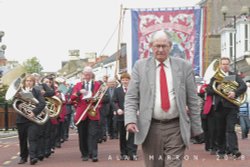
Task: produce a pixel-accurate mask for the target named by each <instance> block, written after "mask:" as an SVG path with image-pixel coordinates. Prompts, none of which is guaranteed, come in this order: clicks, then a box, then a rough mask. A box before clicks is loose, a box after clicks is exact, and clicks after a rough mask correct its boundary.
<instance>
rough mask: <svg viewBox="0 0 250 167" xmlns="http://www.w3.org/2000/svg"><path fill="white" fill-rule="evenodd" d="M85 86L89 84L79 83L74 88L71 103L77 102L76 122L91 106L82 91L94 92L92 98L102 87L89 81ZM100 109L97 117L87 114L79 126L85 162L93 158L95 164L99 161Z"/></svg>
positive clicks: (97, 110)
mask: <svg viewBox="0 0 250 167" xmlns="http://www.w3.org/2000/svg"><path fill="white" fill-rule="evenodd" d="M85 84H87V82H85V81H84V82H79V83H77V84H76V85H75V86H74V88H73V92H72V95H71V101H77V107H76V115H75V118H74V121H75V122H76V121H78V120H79V119H80V117H81V114H82V113H83V112H84V111H85V109H86V108H87V106H88V105H89V101H88V100H85V99H84V96H86V95H83V94H81V93H80V90H81V89H86V90H88V91H92V96H94V95H95V93H96V92H97V91H98V89H99V88H100V85H101V84H100V83H99V82H97V81H89V83H88V86H86V85H85ZM89 86H90V87H89ZM87 87H88V88H87ZM93 105H94V104H93ZM99 109H100V106H98V107H97V109H96V116H91V115H89V113H88V112H87V113H86V114H85V115H84V116H83V118H82V119H81V122H80V123H79V124H78V125H77V129H78V135H79V148H80V152H81V154H82V160H83V161H87V160H88V158H89V157H90V158H91V157H92V161H93V162H97V161H98V157H97V151H98V148H97V142H98V124H99V120H100V114H99Z"/></svg>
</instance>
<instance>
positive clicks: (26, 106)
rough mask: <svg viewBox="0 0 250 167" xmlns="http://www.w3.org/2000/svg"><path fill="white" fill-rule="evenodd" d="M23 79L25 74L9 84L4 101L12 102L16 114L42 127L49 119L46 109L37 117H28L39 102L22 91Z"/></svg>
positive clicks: (30, 94)
mask: <svg viewBox="0 0 250 167" xmlns="http://www.w3.org/2000/svg"><path fill="white" fill-rule="evenodd" d="M24 77H25V74H23V75H22V76H20V77H19V78H17V79H16V80H14V81H13V82H12V83H11V84H10V86H9V88H8V90H7V92H6V94H5V99H6V100H13V104H12V106H13V108H14V110H15V111H16V112H17V113H19V114H20V115H22V116H24V117H25V118H27V119H29V120H30V121H33V122H35V123H37V124H38V125H43V124H44V123H46V122H47V121H48V119H49V112H48V109H47V107H45V108H44V110H43V111H42V112H41V113H40V114H38V115H37V116H35V117H29V114H30V113H31V112H32V110H33V109H34V108H35V107H36V104H38V103H39V102H38V100H37V99H36V98H34V96H33V95H32V93H31V92H25V91H24V90H23V89H22V87H21V83H22V80H23V79H24Z"/></svg>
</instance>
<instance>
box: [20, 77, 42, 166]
mask: <svg viewBox="0 0 250 167" xmlns="http://www.w3.org/2000/svg"><path fill="white" fill-rule="evenodd" d="M34 86H35V77H34V76H32V75H28V76H26V77H25V79H24V80H23V89H24V91H27V92H32V94H33V96H34V97H35V98H36V99H37V100H38V101H39V103H38V104H37V105H36V108H34V109H33V110H32V111H31V112H30V114H29V117H35V116H36V115H38V114H39V113H40V112H41V111H42V110H43V109H44V108H45V105H46V103H45V100H44V97H43V96H42V95H41V92H40V90H37V89H35V88H34ZM16 124H17V130H18V137H19V146H20V157H21V159H20V161H19V163H18V164H24V163H25V162H27V158H28V156H30V164H31V165H34V164H36V163H37V161H38V159H37V153H36V151H37V147H38V133H39V125H38V124H36V123H34V122H32V121H30V120H28V119H27V118H25V117H23V116H21V115H19V114H18V115H17V120H16ZM27 141H28V142H27ZM28 145H29V147H28Z"/></svg>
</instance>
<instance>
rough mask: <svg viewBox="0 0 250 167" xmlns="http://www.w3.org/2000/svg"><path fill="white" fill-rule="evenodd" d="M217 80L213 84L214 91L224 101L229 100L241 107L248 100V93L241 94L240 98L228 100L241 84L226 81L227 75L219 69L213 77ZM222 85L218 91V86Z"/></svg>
mask: <svg viewBox="0 0 250 167" xmlns="http://www.w3.org/2000/svg"><path fill="white" fill-rule="evenodd" d="M213 77H214V78H215V80H214V82H213V85H212V87H213V90H214V91H215V92H216V93H217V94H218V95H220V96H222V97H223V98H224V99H226V100H228V101H229V102H231V103H233V104H235V105H237V106H241V105H242V104H243V103H244V102H245V100H246V93H244V94H241V95H240V96H239V97H236V98H233V99H232V98H228V93H229V92H232V91H235V90H236V89H237V88H238V87H239V84H238V83H237V82H236V81H225V80H224V78H225V74H224V73H223V72H222V71H221V69H220V68H219V67H217V70H216V71H215V74H214V76H213ZM218 84H220V85H221V89H220V90H219V89H217V85H218Z"/></svg>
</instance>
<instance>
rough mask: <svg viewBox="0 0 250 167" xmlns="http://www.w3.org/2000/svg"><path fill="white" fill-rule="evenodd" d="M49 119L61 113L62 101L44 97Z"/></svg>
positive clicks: (56, 98)
mask: <svg viewBox="0 0 250 167" xmlns="http://www.w3.org/2000/svg"><path fill="white" fill-rule="evenodd" d="M45 102H46V106H47V110H48V112H49V117H50V118H57V117H58V116H59V114H60V113H61V111H62V101H61V100H60V98H58V97H56V96H52V97H45Z"/></svg>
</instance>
